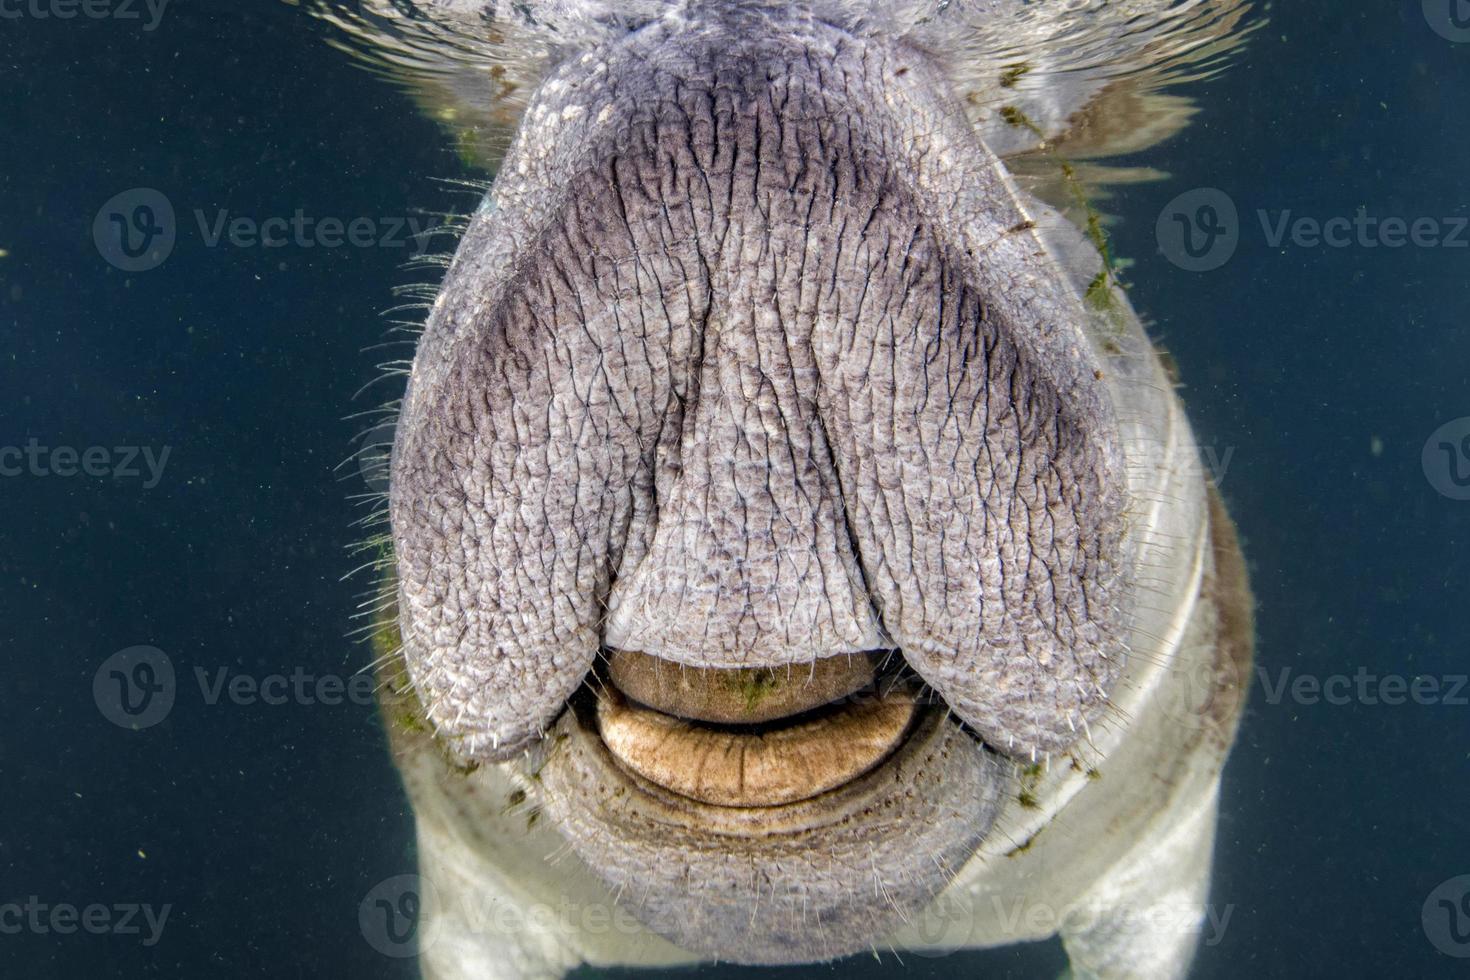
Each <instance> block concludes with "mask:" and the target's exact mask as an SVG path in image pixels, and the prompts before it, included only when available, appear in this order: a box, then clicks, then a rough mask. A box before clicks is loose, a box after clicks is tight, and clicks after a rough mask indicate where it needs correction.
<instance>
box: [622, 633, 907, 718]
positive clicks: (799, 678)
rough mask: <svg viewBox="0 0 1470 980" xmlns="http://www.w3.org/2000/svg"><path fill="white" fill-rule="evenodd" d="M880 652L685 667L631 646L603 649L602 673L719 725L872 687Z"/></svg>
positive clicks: (647, 699)
mask: <svg viewBox="0 0 1470 980" xmlns="http://www.w3.org/2000/svg"><path fill="white" fill-rule="evenodd" d="M885 656H886V653H885V652H884V651H868V652H863V653H851V654H847V653H844V654H838V655H836V656H831V657H822V658H820V659H818V660H814V661H810V662H807V663H799V664H785V665H782V666H777V667H734V668H715V667H687V666H685V665H683V664H679V663H675V662H674V661H672V660H665V659H664V658H662V657H654V656H650V655H648V654H646V653H641V652H639V651H636V650H609V651H608V652H607V676H608V680H610V681H611V682H612V683H613V686H615V687H616V688H618V690H619V691H621V692H622V693H623V694H624V695H626V696H627V697H628V698H630V699H632V700H634V701H637V702H639V703H641V704H644V705H647V706H648V707H650V708H653V709H655V710H657V711H661V712H663V713H664V714H668V715H674V716H676V717H679V718H686V719H689V720H692V721H703V722H711V723H714V724H721V725H742V724H758V723H760V722H767V721H773V720H776V719H780V718H787V717H790V716H792V715H799V714H802V713H804V712H807V711H811V710H813V709H815V708H820V707H822V706H823V705H826V704H830V703H832V702H833V701H838V700H840V699H842V698H846V697H848V696H849V695H851V694H854V693H855V692H857V691H861V690H863V689H864V688H866V687H870V686H872V684H873V683H874V680H875V678H876V676H877V672H878V668H879V666H880V664H881V663H882V661H883V659H884V657H885Z"/></svg>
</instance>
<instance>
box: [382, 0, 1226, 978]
mask: <svg viewBox="0 0 1470 980" xmlns="http://www.w3.org/2000/svg"><path fill="white" fill-rule="evenodd" d="M553 6H554V5H553ZM648 6H649V10H647V11H643V12H642V15H641V16H640V17H637V18H628V17H624V18H623V19H620V20H616V23H615V24H614V26H612V27H607V29H606V30H604V31H602V32H601V33H597V32H591V33H589V34H588V36H587V38H585V39H583V40H581V41H579V42H578V43H576V44H573V45H572V46H571V47H570V49H567V50H562V51H560V52H559V53H557V54H556V56H555V57H551V58H550V59H549V62H548V63H549V64H550V66H551V67H549V70H548V72H547V74H546V75H545V77H544V78H543V79H541V80H540V81H539V84H538V85H537V86H536V87H535V89H534V93H533V94H532V95H531V97H530V100H529V104H528V105H527V106H526V108H525V110H524V112H523V114H522V115H521V117H520V121H519V128H518V131H517V133H516V136H515V139H514V141H513V143H512V144H511V146H510V148H509V150H508V151H507V152H506V154H505V157H504V160H503V163H502V165H501V168H500V171H499V174H498V176H497V179H496V181H495V183H494V185H493V187H492V188H491V190H490V193H489V195H488V196H487V198H486V200H485V202H484V204H483V205H482V206H481V207H480V209H479V210H478V211H477V212H476V213H475V215H474V216H473V218H472V219H471V221H470V223H469V226H468V228H467V230H466V233H465V235H464V237H463V240H462V241H461V243H460V246H459V249H458V251H457V252H456V254H455V256H454V259H453V262H452V264H451V265H450V267H449V270H448V273H447V275H446V277H445V280H444V283H443V286H442V288H441V290H440V292H439V294H438V296H437V298H436V299H435V301H434V303H433V307H432V310H431V313H430V316H429V319H428V323H427V325H426V328H425V332H424V334H423V336H422V338H421V340H420V343H419V347H418V351H417V353H416V356H415V360H414V366H413V371H412V374H411V377H410V380H409V385H408V389H407V391H406V394H405V397H404V400H403V405H402V411H401V415H400V418H399V422H398V431H397V438H396V440H395V445H394V451H393V461H392V486H391V491H390V499H389V512H390V516H391V521H392V544H393V551H394V559H395V566H394V571H395V576H396V578H395V581H396V588H397V598H398V607H397V621H396V629H397V631H398V635H399V637H400V639H401V653H400V654H395V656H394V658H393V659H392V661H391V662H390V664H389V665H388V667H387V668H385V672H386V674H387V675H388V679H389V681H390V683H389V684H388V687H387V693H386V694H385V710H386V713H387V716H388V719H389V723H390V729H391V731H392V733H393V734H392V739H393V750H394V755H395V760H396V762H397V764H398V766H399V768H400V770H401V772H402V774H403V777H404V782H405V785H406V786H407V789H408V792H409V795H410V798H411V800H412V802H413V806H414V811H415V815H416V821H417V834H418V844H419V858H420V873H421V876H422V877H423V879H424V880H425V883H426V884H425V886H424V889H423V892H424V894H423V905H422V908H421V912H420V925H419V941H420V949H421V962H422V965H423V970H424V973H425V975H426V976H431V977H446V978H447V977H464V978H471V977H474V978H480V977H497V978H498V977H505V978H530V977H558V976H561V975H562V974H564V973H565V972H566V971H567V970H569V969H571V968H573V967H575V966H577V965H578V964H582V963H589V964H594V965H631V966H642V967H653V966H660V965H672V964H680V963H692V962H698V961H701V960H714V959H718V960H724V961H734V962H742V963H752V964H789V963H799V962H810V961H818V960H825V959H831V958H835V957H839V956H843V955H848V954H852V953H858V952H863V951H867V950H870V949H871V950H880V951H881V950H885V949H889V948H892V949H895V950H915V951H934V952H942V951H945V950H950V949H957V948H975V947H986V946H995V945H1001V944H1006V943H1012V942H1017V941H1022V940H1032V939H1039V938H1044V937H1046V936H1050V935H1054V934H1060V935H1061V937H1062V939H1063V941H1064V943H1065V944H1066V947H1067V950H1068V953H1069V956H1070V959H1071V963H1072V972H1073V975H1074V976H1078V977H1177V976H1183V975H1184V974H1185V972H1186V971H1187V969H1188V965H1189V962H1190V959H1191V957H1192V955H1193V951H1194V948H1195V946H1196V944H1197V942H1198V937H1199V934H1200V932H1201V929H1203V928H1213V929H1215V930H1218V929H1219V928H1221V927H1222V923H1221V922H1220V917H1219V916H1218V915H1212V910H1211V909H1210V907H1209V906H1208V905H1207V898H1208V884H1209V869H1210V854H1211V847H1212V841H1213V833H1214V826H1215V816H1216V806H1217V794H1218V788H1219V780H1220V772H1221V769H1222V767H1223V764H1224V760H1225V757H1226V754H1227V752H1228V750H1229V747H1230V744H1231V742H1232V740H1233V737H1234V732H1235V727H1236V723H1237V720H1238V716H1239V711H1240V707H1241V701H1242V688H1241V686H1240V685H1241V679H1242V678H1243V677H1244V676H1245V673H1246V671H1247V669H1248V665H1249V660H1250V656H1251V633H1252V631H1251V616H1250V599H1249V592H1248V588H1247V585H1246V581H1245V575H1244V571H1243V564H1242V561H1241V557H1240V553H1239V549H1238V546H1237V544H1236V540H1235V534H1234V530H1233V527H1232V526H1231V524H1230V521H1229V519H1228V517H1227V516H1226V514H1225V512H1224V509H1223V507H1222V505H1221V503H1220V500H1219V498H1218V496H1217V495H1216V494H1215V493H1214V491H1213V490H1212V489H1211V488H1210V486H1209V484H1208V483H1207V481H1206V479H1205V477H1204V475H1203V472H1202V469H1201V467H1200V464H1199V459H1198V454H1197V450H1196V447H1195V445H1194V440H1193V438H1192V435H1191V433H1190V428H1189V425H1188V422H1187V420H1186V419H1185V416H1184V414H1183V410H1182V407H1181V405H1180V403H1179V400H1178V398H1177V397H1176V395H1175V393H1174V386H1173V384H1172V383H1171V380H1170V378H1169V377H1168V376H1167V374H1166V373H1165V371H1164V369H1163V367H1162V365H1161V363H1160V361H1159V359H1158V357H1157V356H1156V354H1155V353H1154V351H1153V349H1152V348H1151V346H1150V344H1149V342H1148V340H1147V337H1146V336H1145V334H1144V331H1143V329H1142V327H1141V325H1140V323H1139V321H1138V319H1137V317H1136V316H1135V315H1134V314H1133V312H1132V310H1131V308H1130V307H1129V304H1128V301H1127V299H1126V298H1125V296H1124V295H1123V293H1122V291H1121V290H1120V289H1119V288H1118V287H1117V285H1116V283H1115V282H1114V280H1113V278H1112V275H1111V271H1110V270H1109V269H1108V268H1107V267H1106V266H1105V264H1104V262H1103V260H1102V258H1101V256H1100V255H1099V252H1098V248H1097V247H1096V245H1097V243H1095V242H1094V241H1091V240H1089V238H1088V237H1087V236H1086V235H1084V234H1083V233H1082V232H1081V231H1079V230H1077V228H1076V227H1075V226H1074V225H1073V224H1071V223H1069V222H1068V221H1067V220H1066V219H1065V218H1064V217H1063V216H1062V215H1061V214H1060V213H1058V212H1057V211H1056V210H1054V209H1053V208H1052V207H1050V206H1048V205H1046V204H1043V203H1042V202H1041V201H1040V200H1039V199H1037V198H1035V197H1033V196H1032V195H1031V194H1030V193H1028V192H1027V191H1026V190H1024V189H1023V188H1022V187H1021V186H1020V185H1019V184H1018V182H1017V180H1016V178H1015V177H1014V176H1013V174H1012V172H1011V170H1010V169H1008V167H1007V166H1006V164H1005V163H1003V162H1002V160H1001V158H1000V157H998V156H997V155H996V152H995V151H994V150H993V149H992V147H991V145H990V143H989V142H988V141H987V139H986V138H985V134H986V132H987V128H986V126H985V125H980V124H977V122H976V120H975V118H974V114H973V112H972V111H971V110H970V109H969V108H967V103H968V102H971V101H973V100H967V99H964V98H961V97H960V93H961V92H962V91H964V90H965V83H964V81H963V79H961V78H960V76H959V75H957V73H956V71H955V70H954V67H953V64H952V63H950V62H947V61H946V60H945V59H944V58H943V57H941V56H939V55H937V54H936V53H935V51H934V50H933V48H932V47H925V46H923V45H921V44H919V43H917V40H916V39H917V38H919V37H920V36H921V35H920V34H905V33H904V32H902V31H896V30H894V29H893V28H892V24H891V23H887V22H884V21H882V20H881V19H880V18H877V17H875V16H866V15H859V14H864V12H863V11H858V10H857V8H856V7H854V6H852V5H850V4H833V5H815V6H807V5H804V4H801V3H781V4H777V3H766V2H757V0H725V2H713V0H712V2H692V3H687V4H680V5H667V6H666V5H661V4H650V5H648ZM979 6H980V7H984V6H985V5H983V4H982V5H979ZM999 6H1003V5H997V9H999ZM1118 6H1119V7H1128V8H1130V9H1133V8H1135V7H1145V6H1148V5H1128V4H1121V5H1118ZM1153 6H1158V5H1153ZM1166 6H1167V5H1166ZM1134 12H1135V13H1136V12H1137V11H1136V10H1134ZM972 13H973V11H972ZM979 13H981V14H983V11H980V12H979ZM978 15H979V14H976V16H978ZM589 16H591V15H589ZM593 19H594V20H595V17H594V18H593ZM599 23H603V24H604V26H605V27H606V25H607V24H610V23H613V21H602V22H599ZM914 23H916V24H921V25H922V24H927V21H924V20H923V19H922V18H921V19H917V20H915V22H914ZM915 31H920V28H915ZM1023 74H1025V72H1023V71H1021V70H1020V69H1018V68H1013V69H1011V70H1010V73H1009V74H1006V75H1003V76H1002V77H1001V81H1000V83H999V84H1001V86H1002V87H1003V88H1007V87H1012V86H1014V85H1015V83H1016V82H1017V80H1018V79H1019V78H1020V77H1021V76H1022V75H1023ZM1069 84H1072V85H1073V86H1074V87H1075V86H1076V82H1075V80H1073V81H1072V82H1070V83H1069ZM1067 93H1068V90H1067V89H1066V87H1065V86H1062V87H1059V88H1054V89H1050V90H1048V89H1046V88H1045V87H1038V88H1036V89H1035V90H1033V91H1032V92H1031V93H1030V95H1029V96H1028V98H1029V99H1030V100H1031V102H1030V103H1028V104H1044V103H1046V102H1047V99H1048V98H1051V100H1052V106H1051V108H1050V109H1049V110H1047V111H1046V112H1038V114H1037V117H1036V119H1032V118H1031V117H1030V116H1029V115H1027V114H1026V113H1025V112H1024V111H1023V110H1020V109H1014V108H1013V111H1012V112H1010V113H1009V114H1007V113H1000V114H999V117H1000V118H1001V119H1002V120H1005V123H1006V125H1008V126H1010V127H1012V128H1013V129H1018V130H1021V131H1023V132H1031V133H1032V134H1033V135H1034V136H1036V137H1037V138H1038V139H1042V140H1045V139H1046V138H1047V134H1048V132H1049V131H1051V130H1054V129H1056V128H1057V127H1059V126H1063V127H1064V126H1065V125H1066V120H1067V119H1069V118H1072V114H1069V113H1067V112H1065V111H1062V109H1060V108H1059V106H1064V105H1065V104H1066V103H1067V99H1072V100H1073V101H1079V102H1080V104H1082V105H1086V104H1089V103H1090V101H1091V100H1092V98H1093V95H1094V94H1095V93H1094V92H1093V91H1092V90H1091V89H1089V88H1088V87H1087V86H1081V87H1080V88H1079V89H1077V91H1072V92H1071V93H1070V94H1067ZM1063 95H1066V96H1067V97H1066V98H1063ZM1022 142H1024V138H1022Z"/></svg>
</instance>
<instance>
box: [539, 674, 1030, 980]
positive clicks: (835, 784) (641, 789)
mask: <svg viewBox="0 0 1470 980" xmlns="http://www.w3.org/2000/svg"><path fill="white" fill-rule="evenodd" d="M806 666H807V665H803V666H802V668H797V669H798V670H800V669H805V667H806ZM720 680H722V681H723V680H725V679H724V678H720ZM902 680H903V678H902V675H901V674H900V675H896V676H890V675H888V674H887V673H886V672H884V673H880V674H879V675H878V676H877V679H876V681H875V684H874V686H873V688H872V690H873V691H874V692H875V693H873V694H872V695H871V696H868V695H860V696H856V697H847V698H844V699H840V700H839V701H838V702H836V703H828V704H825V705H822V706H821V707H819V708H816V709H813V710H810V711H807V712H803V713H801V714H798V715H795V716H792V717H790V718H787V719H783V720H778V721H776V722H761V723H757V724H752V725H729V724H722V723H712V722H703V721H697V720H693V719H689V718H680V717H678V716H675V715H670V714H667V713H665V712H662V711H658V710H657V709H653V708H649V707H647V706H645V705H641V704H638V703H636V702H629V701H628V700H627V698H626V696H625V695H624V693H623V692H621V691H619V690H617V689H616V687H614V686H612V685H610V684H606V682H605V686H604V689H603V690H602V691H600V692H594V691H592V690H587V691H585V692H584V693H583V694H582V695H579V696H578V697H576V698H574V699H573V700H572V702H571V703H570V704H569V705H568V708H567V710H566V711H564V712H563V713H562V715H561V717H560V718H559V720H558V721H557V723H556V725H555V726H554V727H553V728H552V730H551V731H550V732H549V733H548V738H547V739H545V740H544V741H543V742H542V743H540V744H539V745H538V746H537V747H536V748H535V749H533V750H532V752H531V753H530V755H529V756H528V757H527V762H528V763H529V772H531V773H534V779H535V781H537V782H538V783H539V785H540V787H541V791H542V793H541V800H542V805H543V807H544V809H545V811H546V813H547V816H548V817H549V818H550V820H551V822H552V824H553V825H554V826H555V827H557V829H558V831H559V833H560V834H561V836H562V837H563V838H564V839H565V840H566V841H567V843H568V844H569V845H570V846H571V848H572V850H573V852H575V853H576V854H577V855H578V856H579V857H580V858H581V859H582V860H584V861H586V862H587V864H588V866H589V867H591V868H593V869H595V871H596V873H597V875H598V877H599V878H601V879H602V881H603V882H604V883H605V884H606V885H607V886H608V887H609V888H610V889H612V890H613V892H614V893H616V894H619V895H625V896H627V899H628V901H630V902H631V903H632V904H633V906H634V908H635V912H636V915H637V916H638V918H639V919H640V920H641V921H642V922H643V923H644V924H645V925H646V926H647V927H648V928H650V929H651V930H653V931H654V932H656V933H659V934H660V935H662V936H664V937H666V938H668V939H670V940H671V941H673V942H674V943H675V944H676V945H678V946H679V947H681V948H683V949H685V950H689V951H691V952H694V953H696V954H700V955H702V956H707V957H713V958H719V959H724V960H729V961H733V962H738V963H748V964H790V963H799V962H808V961H811V960H822V959H831V958H834V957H838V956H844V955H848V954H851V953H855V952H860V951H862V950H864V949H868V948H869V947H871V946H873V944H874V943H878V942H881V940H882V937H884V936H887V935H889V934H891V933H892V932H893V931H894V930H895V929H897V928H898V927H899V926H901V925H902V924H903V922H904V921H905V920H906V919H908V918H909V917H911V916H913V915H915V914H917V913H918V912H919V911H920V910H921V909H923V908H924V907H925V906H927V905H928V904H929V902H930V901H932V899H933V898H934V896H935V895H936V894H937V893H938V891H939V890H940V889H941V888H942V887H943V886H944V884H946V883H947V882H948V880H949V878H950V876H951V874H953V872H954V871H956V870H957V869H958V868H959V867H960V866H961V865H963V864H964V863H965V862H966V861H967V860H969V858H970V857H971V855H972V854H973V853H974V851H975V849H976V848H977V847H978V846H979V845H980V843H981V841H982V840H983V839H984V837H985V835H986V834H987V833H988V832H989V830H990V827H991V825H992V823H993V821H994V819H995V817H996V815H997V813H998V812H999V810H1000V808H1001V806H1002V804H1003V802H1004V800H1005V799H1007V798H1008V796H1009V795H1010V793H1011V792H1012V790H1011V787H1012V784H1013V781H1014V767H1013V765H1012V764H1011V763H1009V762H1007V761H1005V760H1004V759H1003V758H1002V757H1001V756H999V755H997V754H996V753H994V752H991V751H990V750H988V749H987V748H986V747H985V746H984V744H983V743H982V742H981V740H980V739H979V738H976V737H975V736H974V735H973V734H971V733H970V732H968V731H966V730H965V728H964V727H963V726H962V725H961V724H960V723H958V722H957V721H956V720H955V719H954V718H953V717H952V716H950V714H949V711H948V709H947V708H946V707H945V705H944V704H943V703H940V702H938V700H937V699H936V698H932V697H926V696H925V695H924V693H923V692H922V689H919V690H915V689H914V688H912V687H911V686H910V685H909V684H908V683H906V682H900V681H902ZM854 730H857V731H860V732H863V733H865V734H863V735H859V736H857V737H856V738H855V739H854V741H862V742H863V743H864V748H862V749H856V748H854V747H853V746H852V745H842V744H840V739H841V737H850V736H845V735H844V733H850V732H852V731H854ZM681 739H682V740H683V741H679V740H681ZM660 742H661V745H660V744H659V743H660ZM762 744H764V746H765V748H754V749H753V748H752V747H753V746H760V745H762ZM742 748H743V749H744V750H745V759H744V766H743V769H742V766H741V761H740V751H741V749H742ZM655 749H656V751H655ZM762 753H764V755H762ZM757 759H759V760H760V761H757ZM685 763H687V765H686V764H685ZM761 766H767V767H768V768H767V769H765V770H762V769H761V768H760V767H761ZM742 772H743V774H744V783H743V784H742V782H741V780H740V774H741V773H742ZM936 870H937V871H938V873H937V874H936Z"/></svg>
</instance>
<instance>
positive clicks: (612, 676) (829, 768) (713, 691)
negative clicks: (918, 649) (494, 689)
mask: <svg viewBox="0 0 1470 980" xmlns="http://www.w3.org/2000/svg"><path fill="white" fill-rule="evenodd" d="M880 664H881V661H880V660H879V657H878V655H876V654H856V655H852V656H846V655H842V656H836V657H827V658H823V659H821V660H818V661H814V662H813V663H811V664H805V665H791V666H789V667H785V668H780V667H765V668H735V669H716V668H688V667H682V666H681V665H679V664H675V663H671V662H669V661H665V660H660V659H659V658H657V657H651V656H648V655H647V654H642V653H636V652H632V651H613V652H612V653H611V654H610V655H609V657H608V675H609V677H608V683H607V684H606V685H605V686H604V688H603V690H602V692H601V694H599V696H598V697H597V705H596V722H597V731H598V734H599V735H600V736H601V738H602V741H603V743H604V744H605V745H606V746H607V749H608V751H609V752H610V753H611V754H612V756H613V758H614V759H616V760H617V762H618V763H619V764H620V765H621V766H622V767H623V768H625V769H627V770H628V771H630V772H632V773H634V774H636V775H638V776H641V777H642V778H644V779H646V780H648V781H649V782H651V783H654V784H657V785H658V786H661V787H663V788H664V789H667V790H669V791H670V792H672V793H677V794H679V795H681V796H684V797H687V798H689V799H691V800H694V801H697V802H700V803H707V804H711V805H714V806H723V807H766V806H779V805H781V804H785V803H795V802H797V801H800V800H806V799H811V798H813V797H817V796H820V795H821V794H823V793H826V792H828V791H829V790H833V789H836V788H838V787H840V786H843V785H846V784H847V783H850V782H852V781H853V780H855V779H857V778H859V777H861V776H863V775H865V774H866V773H868V772H870V771H872V770H873V769H875V768H877V767H878V766H880V765H881V764H883V762H884V761H885V760H887V759H888V758H890V757H891V756H892V755H893V754H894V752H895V751H896V750H897V749H898V748H899V747H900V746H901V745H902V744H903V742H904V740H905V739H906V738H907V736H908V735H909V733H910V732H911V731H912V730H913V728H914V724H915V721H916V719H917V718H918V715H919V712H920V701H921V697H920V695H919V691H918V686H917V685H916V684H914V683H912V682H909V681H907V680H906V679H905V678H904V677H903V676H902V675H901V674H900V673H899V672H897V671H893V670H889V671H884V672H882V673H879V672H878V671H877V670H875V668H877V667H879V666H880Z"/></svg>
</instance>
